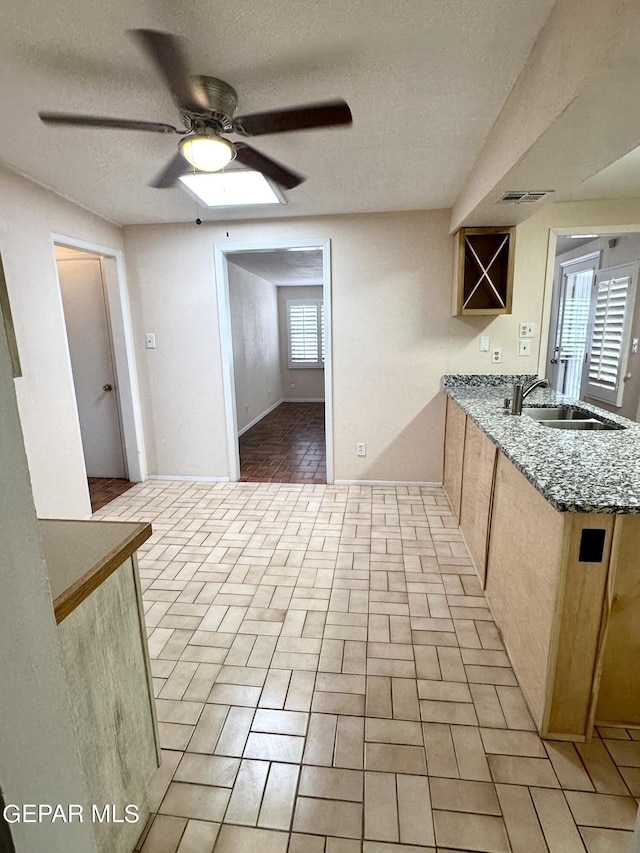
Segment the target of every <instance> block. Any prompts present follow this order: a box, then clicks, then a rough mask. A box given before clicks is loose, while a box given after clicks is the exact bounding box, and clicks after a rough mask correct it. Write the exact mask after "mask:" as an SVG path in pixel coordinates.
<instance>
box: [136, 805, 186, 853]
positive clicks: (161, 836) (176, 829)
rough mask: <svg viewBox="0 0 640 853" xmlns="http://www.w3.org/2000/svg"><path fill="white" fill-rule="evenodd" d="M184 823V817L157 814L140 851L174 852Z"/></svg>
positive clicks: (152, 852) (148, 852) (151, 852)
mask: <svg viewBox="0 0 640 853" xmlns="http://www.w3.org/2000/svg"><path fill="white" fill-rule="evenodd" d="M186 825H187V821H186V820H185V819H184V818H181V817H169V816H167V815H161V814H160V815H157V816H156V818H155V820H154V821H153V823H152V824H151V829H150V830H149V832H148V834H147V837H146V839H145V842H144V844H143V845H142V851H141V853H176V850H177V849H178V844H179V843H180V839H181V838H182V834H183V832H184V829H185V826H186Z"/></svg>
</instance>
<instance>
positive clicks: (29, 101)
mask: <svg viewBox="0 0 640 853" xmlns="http://www.w3.org/2000/svg"><path fill="white" fill-rule="evenodd" d="M553 3H554V0H527V2H523V0H396V2H390V0H350V2H346V3H345V2H344V0H322V2H318V0H244V2H235V3H230V2H221V0H218V2H210V1H209V2H205V0H180V2H177V3H176V2H169V0H112V2H109V3H103V2H98V0H50V2H47V3H42V2H40V0H5V2H4V3H3V15H2V27H1V28H0V108H1V110H2V119H3V128H4V129H5V132H4V133H3V134H2V135H1V136H0V160H2V161H4V162H5V163H6V164H7V165H9V166H11V167H13V168H15V169H17V170H18V171H20V172H22V173H24V174H26V175H28V176H30V177H32V178H34V179H35V180H37V181H39V182H41V183H43V184H45V185H47V186H49V187H51V188H53V189H54V190H56V191H57V192H59V193H61V194H63V195H65V196H67V197H69V198H71V199H73V200H74V201H77V202H79V203H80V204H82V205H85V206H86V207H88V208H90V209H92V210H94V211H96V212H98V213H100V214H102V215H104V216H106V217H108V218H110V219H112V220H114V221H115V222H118V223H122V224H128V223H149V222H176V221H188V220H190V219H195V216H196V211H195V203H194V201H193V200H192V199H191V198H189V197H188V196H187V195H186V194H185V193H184V192H183V191H182V190H180V189H177V188H176V189H171V190H155V189H151V188H149V187H147V186H146V183H147V181H149V180H150V179H151V178H152V177H153V176H154V175H155V174H156V172H158V171H159V169H160V168H161V167H162V166H163V165H164V163H165V162H166V161H167V160H168V159H169V158H170V157H171V156H172V155H173V153H174V151H175V148H176V139H177V137H172V136H162V135H159V134H145V133H135V132H127V131H114V130H99V129H78V130H73V129H69V128H60V127H51V126H44V125H43V124H42V123H41V122H40V121H39V119H38V118H37V115H36V113H37V111H38V110H49V111H64V112H79V113H88V114H96V115H106V116H115V117H120V118H139V119H143V120H149V121H160V122H167V123H170V124H174V125H177V124H178V123H179V117H178V114H177V110H176V109H175V108H174V106H173V103H172V100H171V97H170V95H169V94H168V92H167V91H166V90H165V89H164V88H163V85H162V83H161V82H160V80H159V79H158V78H157V76H156V73H155V71H154V69H153V67H152V66H151V65H150V63H149V61H148V60H147V59H146V58H145V56H143V55H142V53H141V52H140V51H139V50H138V49H137V47H136V45H135V44H134V43H133V41H132V40H131V38H129V37H128V36H127V35H125V30H127V29H130V28H136V27H149V28H155V29H162V30H166V31H169V32H174V33H177V34H179V35H182V36H184V37H185V38H186V39H187V42H188V53H189V56H190V59H191V65H192V70H193V72H194V73H199V74H206V75H210V76H216V77H220V78H222V79H224V80H226V81H227V82H228V83H230V84H231V85H232V86H234V87H235V88H236V90H237V91H238V93H239V97H240V105H239V109H238V114H243V113H250V112H253V111H259V110H265V109H275V108H278V107H283V106H290V105H298V104H301V103H305V102H311V101H322V100H326V99H330V98H334V97H344V98H345V99H346V100H347V101H348V103H349V104H350V106H351V109H352V112H353V116H354V124H353V127H352V128H347V129H331V130H320V131H307V132H302V133H292V134H286V135H279V136H269V137H260V138H259V139H256V140H255V142H254V144H255V147H256V148H258V149H259V150H261V151H264V152H265V153H266V154H268V155H270V156H272V157H274V158H275V159H276V160H280V161H282V162H283V163H285V164H286V165H288V166H289V167H290V168H292V169H293V170H294V171H298V172H301V173H303V174H306V175H307V178H308V180H307V181H306V183H304V184H303V185H302V186H300V187H298V188H297V189H295V190H292V191H290V192H288V193H286V197H287V201H288V204H287V206H283V207H281V208H279V209H278V210H277V211H274V210H273V209H272V207H267V208H248V209H245V210H234V211H219V210H216V211H211V212H205V213H204V214H203V213H201V216H202V218H203V219H237V218H243V219H255V218H259V217H273V216H303V215H317V214H336V213H353V212H370V211H385V210H411V209H424V208H445V207H450V206H451V205H452V204H453V202H454V200H455V198H456V195H457V194H458V193H459V191H460V189H461V187H462V185H463V184H464V182H465V179H466V177H467V175H468V174H469V172H470V170H471V168H472V166H473V163H474V160H475V158H476V156H477V154H478V152H479V151H480V149H481V147H482V144H483V142H484V140H485V138H486V136H487V134H488V132H489V130H490V128H491V126H492V124H493V122H494V120H495V118H496V116H497V115H498V113H499V111H500V108H501V106H502V104H503V103H504V101H505V99H506V97H507V95H508V93H509V91H510V89H511V87H512V86H513V84H514V82H515V80H516V78H517V76H518V74H519V72H520V70H521V68H522V66H523V64H524V62H525V60H526V57H527V55H528V53H529V51H530V49H531V48H532V46H533V44H534V42H535V39H536V36H537V34H538V31H539V30H540V28H541V27H542V25H543V24H544V22H545V20H546V18H547V16H548V14H549V12H550V10H551V8H552V6H553Z"/></svg>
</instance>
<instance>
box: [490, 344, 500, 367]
mask: <svg viewBox="0 0 640 853" xmlns="http://www.w3.org/2000/svg"><path fill="white" fill-rule="evenodd" d="M501 361H502V349H501V348H500V347H494V349H492V350H491V363H492V364H500V362H501Z"/></svg>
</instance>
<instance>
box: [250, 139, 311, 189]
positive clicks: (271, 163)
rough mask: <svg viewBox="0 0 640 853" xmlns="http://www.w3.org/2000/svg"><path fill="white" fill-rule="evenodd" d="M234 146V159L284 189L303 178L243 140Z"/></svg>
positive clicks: (301, 180) (298, 182)
mask: <svg viewBox="0 0 640 853" xmlns="http://www.w3.org/2000/svg"><path fill="white" fill-rule="evenodd" d="M234 148H235V149H236V160H237V161H238V162H239V163H242V165H243V166H247V167H248V168H249V169H255V171H256V172H261V173H262V174H263V175H264V176H265V178H270V179H271V180H272V181H273V182H274V183H276V184H278V186H281V187H283V188H284V189H285V190H292V189H293V188H294V187H297V186H298V185H299V184H301V183H302V182H303V181H304V180H305V179H304V178H303V176H302V175H296V173H295V172H292V171H290V170H289V169H287V168H286V167H285V166H282V165H281V164H280V163H276V161H275V160H272V159H271V158H270V157H267V156H266V155H265V154H261V153H260V152H259V151H256V149H255V148H252V147H251V146H250V145H247V144H246V143H244V142H235V143H234Z"/></svg>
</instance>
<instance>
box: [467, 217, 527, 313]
mask: <svg viewBox="0 0 640 853" xmlns="http://www.w3.org/2000/svg"><path fill="white" fill-rule="evenodd" d="M515 231H516V229H515V228H514V227H505V228H461V229H460V231H458V234H457V243H456V250H455V265H454V299H453V314H454V316H461V315H464V314H511V291H512V288H513V259H514V255H515V245H516V235H515Z"/></svg>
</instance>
